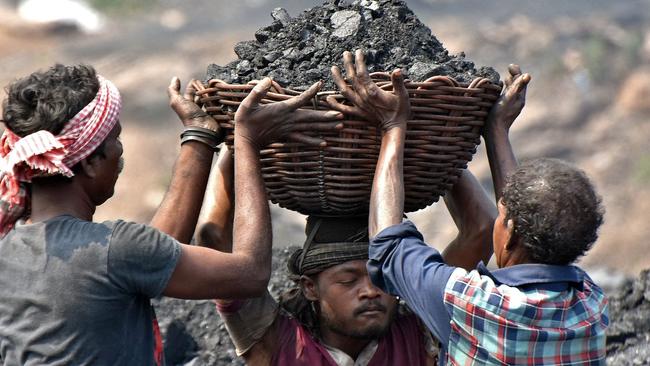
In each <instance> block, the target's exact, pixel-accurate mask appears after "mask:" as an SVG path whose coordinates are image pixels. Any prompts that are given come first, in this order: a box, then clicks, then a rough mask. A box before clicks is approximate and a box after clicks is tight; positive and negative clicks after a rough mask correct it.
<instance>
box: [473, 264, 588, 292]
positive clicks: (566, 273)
mask: <svg viewBox="0 0 650 366" xmlns="http://www.w3.org/2000/svg"><path fill="white" fill-rule="evenodd" d="M476 269H477V270H478V272H479V273H480V274H482V275H485V276H489V277H490V278H492V279H493V280H494V281H495V282H497V283H498V284H504V285H508V286H513V287H518V286H525V285H533V284H551V283H566V284H567V285H571V286H573V287H578V288H581V287H582V284H583V281H584V278H585V273H584V272H583V271H582V270H581V269H580V268H578V267H576V266H558V265H552V264H539V263H534V264H518V265H515V266H510V267H505V268H499V269H496V270H494V271H490V270H489V269H488V268H487V267H486V266H485V264H483V262H481V263H479V264H478V266H477V267H476Z"/></svg>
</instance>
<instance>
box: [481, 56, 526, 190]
mask: <svg viewBox="0 0 650 366" xmlns="http://www.w3.org/2000/svg"><path fill="white" fill-rule="evenodd" d="M508 73H509V75H508V76H507V77H506V80H505V89H504V91H503V93H502V95H501V97H499V100H497V102H496V104H495V105H494V107H493V108H492V111H491V112H490V115H489V116H488V120H487V123H486V125H485V127H484V128H483V138H484V139H485V144H486V149H487V155H488V160H489V162H490V170H491V171H492V181H493V182H494V194H495V197H496V201H497V203H498V202H499V200H500V199H501V195H502V194H503V187H505V182H506V177H507V176H508V175H509V174H510V173H512V172H513V171H515V169H516V168H517V159H516V158H515V154H514V152H513V151H512V145H511V144H510V139H509V138H508V133H509V131H510V126H512V123H513V122H514V121H515V119H516V118H517V116H519V113H521V110H522V109H523V108H524V104H525V103H526V88H527V86H528V83H529V82H530V79H531V77H530V75H529V74H522V73H521V69H520V68H519V66H517V65H513V64H511V65H510V66H509V67H508Z"/></svg>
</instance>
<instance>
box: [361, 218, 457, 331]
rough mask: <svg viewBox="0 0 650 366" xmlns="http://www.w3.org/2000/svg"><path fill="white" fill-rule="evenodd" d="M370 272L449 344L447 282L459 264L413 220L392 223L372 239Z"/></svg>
mask: <svg viewBox="0 0 650 366" xmlns="http://www.w3.org/2000/svg"><path fill="white" fill-rule="evenodd" d="M368 256H369V260H368V274H369V275H370V279H371V280H372V282H373V283H374V284H375V285H376V286H377V287H379V288H381V289H382V290H384V291H386V292H388V293H390V294H393V295H397V296H400V297H401V298H402V299H404V301H406V303H407V304H408V306H409V307H410V308H411V310H413V312H414V313H416V314H417V315H418V317H419V318H420V319H421V320H422V321H423V322H424V324H426V326H427V328H429V329H430V330H431V332H432V333H433V335H434V336H435V337H436V338H437V339H439V340H440V341H441V342H442V344H447V341H448V339H449V334H450V332H451V328H450V325H449V322H450V320H451V319H450V314H449V312H448V309H447V307H446V306H445V304H444V294H445V285H446V284H447V282H448V281H449V279H450V277H451V274H452V273H453V272H454V270H456V267H452V266H449V265H447V264H445V263H444V261H443V259H442V255H441V254H440V253H439V252H438V251H437V250H436V249H434V248H432V247H430V246H428V245H427V244H426V243H425V242H424V241H423V238H422V234H420V232H419V231H418V230H417V228H416V227H415V225H413V224H412V223H411V222H408V221H407V222H404V223H402V224H399V225H394V226H390V227H388V228H386V229H384V230H382V231H381V232H380V233H379V234H378V235H377V236H376V237H374V238H373V239H371V240H370V248H369V252H368Z"/></svg>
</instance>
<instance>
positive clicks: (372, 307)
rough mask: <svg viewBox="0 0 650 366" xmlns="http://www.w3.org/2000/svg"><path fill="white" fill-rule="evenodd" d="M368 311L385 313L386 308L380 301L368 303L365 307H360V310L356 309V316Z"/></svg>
mask: <svg viewBox="0 0 650 366" xmlns="http://www.w3.org/2000/svg"><path fill="white" fill-rule="evenodd" d="M366 311H381V312H383V313H385V312H386V306H384V305H383V304H382V303H381V302H379V301H368V302H366V303H364V304H363V305H361V306H359V307H358V308H356V309H354V316H357V315H360V314H361V313H364V312H366Z"/></svg>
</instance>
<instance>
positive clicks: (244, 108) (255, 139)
mask: <svg viewBox="0 0 650 366" xmlns="http://www.w3.org/2000/svg"><path fill="white" fill-rule="evenodd" d="M321 84H322V83H321V82H318V83H315V84H314V85H312V86H311V87H310V88H309V89H307V90H306V91H305V92H303V93H302V94H300V95H297V96H295V97H292V98H290V99H287V100H285V101H282V102H277V103H267V104H262V100H263V99H264V98H265V97H266V95H267V93H268V91H269V89H270V88H271V85H272V82H271V79H270V78H265V79H264V80H262V81H261V82H259V83H258V84H257V85H255V87H254V88H253V90H252V91H251V92H250V93H249V94H248V96H246V98H245V99H244V100H243V101H242V103H241V104H240V105H239V108H238V109H237V112H236V113H235V125H236V127H235V136H236V137H235V138H236V139H237V138H242V139H245V140H248V141H249V142H251V143H253V144H254V145H255V146H257V147H258V148H262V147H264V146H266V145H268V144H269V143H271V142H273V141H275V140H278V139H279V138H282V137H287V138H289V139H291V140H294V141H297V142H303V143H306V144H310V145H320V146H325V145H326V143H325V141H323V140H321V139H318V138H315V137H310V136H307V135H305V134H302V133H300V132H298V131H301V130H303V131H304V130H321V131H322V130H325V131H327V130H334V129H337V128H342V127H343V124H342V123H341V122H336V120H340V119H342V118H343V114H342V113H340V112H336V111H318V110H312V109H300V107H302V106H303V105H305V104H307V103H308V102H309V101H310V100H311V99H312V98H314V97H315V96H316V93H318V90H320V87H321Z"/></svg>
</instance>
